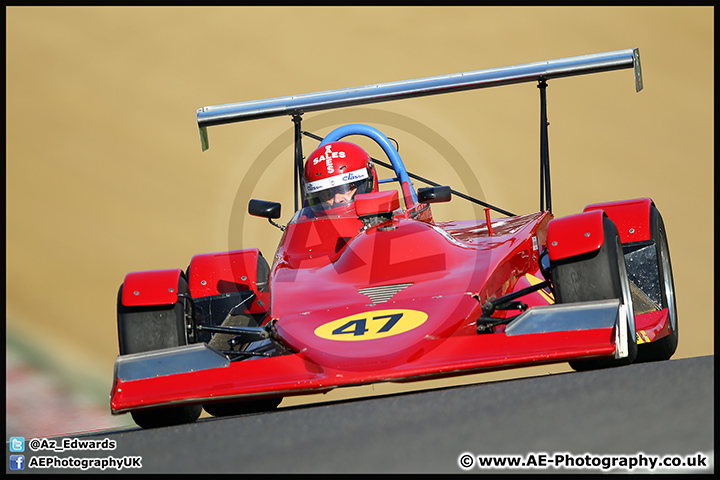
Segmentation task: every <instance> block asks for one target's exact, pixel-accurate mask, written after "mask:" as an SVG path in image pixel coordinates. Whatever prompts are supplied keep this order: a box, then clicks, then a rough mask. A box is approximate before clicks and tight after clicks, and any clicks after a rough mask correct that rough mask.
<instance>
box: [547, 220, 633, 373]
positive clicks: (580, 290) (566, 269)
mask: <svg viewBox="0 0 720 480" xmlns="http://www.w3.org/2000/svg"><path fill="white" fill-rule="evenodd" d="M603 234H604V241H603V245H602V247H600V249H599V250H597V251H595V252H591V253H586V254H583V255H578V256H575V257H571V258H567V259H563V260H559V261H557V262H551V275H552V281H553V289H554V293H555V300H556V302H557V303H574V302H590V301H596V300H610V299H615V298H617V299H620V301H621V302H622V305H624V307H625V308H624V310H625V313H626V315H625V317H626V322H627V323H626V324H627V330H625V332H622V331H621V330H622V325H618V329H617V332H616V335H619V336H620V338H621V339H622V341H623V344H622V345H620V347H621V348H624V349H625V350H626V351H627V356H625V357H624V358H617V359H615V358H607V359H606V358H601V359H591V360H577V361H572V362H570V366H571V367H572V368H573V369H574V370H578V371H581V370H593V369H597V368H607V367H617V366H621V365H629V364H631V363H632V362H633V361H635V358H636V356H637V352H638V348H637V343H636V341H635V316H634V313H633V306H632V295H631V292H630V283H629V281H628V276H627V269H626V266H625V258H624V257H623V250H622V244H621V243H620V237H619V235H618V232H617V228H616V227H615V224H614V223H613V221H612V220H610V219H609V218H607V217H603ZM623 333H625V334H624V335H623Z"/></svg>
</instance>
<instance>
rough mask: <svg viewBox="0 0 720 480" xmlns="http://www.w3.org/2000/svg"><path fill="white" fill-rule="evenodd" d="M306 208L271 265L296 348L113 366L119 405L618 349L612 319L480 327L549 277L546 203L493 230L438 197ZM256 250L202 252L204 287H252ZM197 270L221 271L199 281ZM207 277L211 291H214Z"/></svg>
mask: <svg viewBox="0 0 720 480" xmlns="http://www.w3.org/2000/svg"><path fill="white" fill-rule="evenodd" d="M358 205H360V208H361V209H362V211H363V213H368V214H378V213H383V212H386V211H390V208H397V206H398V196H397V193H385V192H382V193H381V194H368V196H367V197H365V196H363V197H362V198H360V201H359V202H358ZM306 210H307V209H304V210H301V211H300V212H298V213H297V214H296V216H295V218H294V219H293V220H292V221H291V222H290V223H289V224H288V225H287V229H286V231H285V233H284V236H283V238H282V240H281V242H280V245H279V247H278V250H277V252H276V254H275V259H274V262H273V266H272V271H271V290H272V295H271V298H270V315H269V316H268V317H267V321H268V322H269V321H272V322H273V323H274V326H273V329H274V332H275V336H276V339H277V340H279V341H280V342H281V343H282V344H283V345H284V346H285V347H287V348H288V350H289V351H290V352H292V353H290V354H287V355H279V356H274V357H269V358H256V359H249V360H243V361H236V362H232V363H231V362H227V363H224V364H223V365H222V366H214V365H210V366H206V367H198V368H187V369H185V370H183V371H178V372H176V373H172V374H166V375H160V376H155V375H151V374H149V373H148V375H141V376H140V377H138V376H135V377H133V378H130V379H128V378H125V379H124V378H120V377H121V375H120V376H118V374H117V372H116V379H115V385H114V388H113V395H112V400H111V406H112V411H113V412H114V413H122V412H126V411H131V410H136V409H142V408H152V407H157V406H164V405H172V404H178V403H208V402H212V401H226V400H231V399H242V398H258V397H271V396H288V395H297V394H306V393H317V392H323V391H327V390H329V389H332V388H335V387H339V386H347V385H359V384H366V383H373V382H380V381H400V382H402V381H412V380H423V379H430V378H436V377H447V376H452V375H459V374H467V373H474V372H481V371H487V370H499V369H505V368H513V367H519V366H527V365H540V364H544V363H557V362H564V361H568V360H573V359H581V358H591V357H602V356H612V355H614V354H615V351H616V345H615V329H614V328H612V327H608V328H592V329H585V330H569V331H550V332H542V331H538V332H533V333H526V334H507V333H505V332H504V326H500V327H499V328H497V329H496V330H495V332H494V333H492V334H486V335H478V333H477V320H478V318H479V317H480V316H481V314H482V305H483V304H484V303H485V301H486V300H489V299H493V298H496V297H500V296H502V295H505V294H507V293H510V292H513V291H517V290H520V289H523V288H526V287H529V286H531V285H536V284H538V283H539V282H541V281H542V280H543V277H542V274H541V273H540V270H539V256H540V253H541V252H542V251H543V249H544V248H545V247H546V245H547V242H548V225H549V224H551V222H550V221H551V218H552V217H551V215H550V214H549V213H547V212H539V213H534V214H529V215H523V216H517V217H511V218H506V219H496V220H494V221H493V224H492V228H491V229H490V231H489V229H488V225H487V222H486V221H480V220H471V221H458V222H438V223H435V222H433V221H432V215H431V213H430V209H429V206H427V205H415V206H414V207H413V208H412V209H410V210H407V211H405V210H402V209H397V210H395V212H394V215H393V217H392V221H385V222H384V223H380V224H379V225H375V226H372V227H369V228H368V227H366V226H365V225H364V223H363V221H362V220H361V219H360V218H359V217H358V215H357V214H356V212H355V211H349V212H346V213H345V214H343V215H337V216H332V217H325V218H323V217H320V218H313V217H312V216H309V217H304V216H303V213H304V212H306ZM580 215H581V216H580V217H578V218H580V219H582V220H583V221H582V222H580V223H579V225H575V226H574V227H571V225H572V221H569V222H568V223H567V225H565V227H567V228H568V229H569V231H584V230H585V227H593V225H595V224H596V223H597V222H596V219H595V217H596V216H597V215H600V219H601V217H602V213H601V212H598V213H594V212H590V213H585V214H580ZM554 222H556V221H554ZM583 222H584V223H583ZM588 222H589V223H588ZM558 225H559V226H561V227H562V222H559V223H558ZM593 228H594V227H593ZM583 238H586V237H583ZM256 255H257V253H256V251H252V250H251V251H239V252H227V253H220V254H209V255H198V256H196V257H195V258H194V259H193V262H192V265H191V268H190V274H189V284H190V290H191V292H192V294H193V296H196V295H200V296H202V295H211V294H215V293H221V292H222V289H218V288H217V286H218V285H223V284H224V283H223V282H233V283H234V284H241V283H242V282H240V281H239V280H238V276H243V277H247V275H246V273H245V272H248V271H253V269H252V265H253V263H254V262H256V260H257V257H256ZM218 262H219V263H218ZM238 264H241V265H243V266H242V268H239V267H238V266H237V265H238ZM203 265H205V267H203ZM218 265H221V266H222V265H224V268H219V269H218ZM233 265H235V267H233ZM233 272H234V273H233ZM210 275H212V278H211V277H210ZM200 277H202V278H203V279H205V277H208V278H207V279H206V280H208V279H211V280H212V281H206V284H205V285H202V286H201V285H200V283H199V282H200ZM255 280H256V279H254V278H252V277H249V278H245V280H244V281H245V285H246V287H247V288H254V283H253V282H254V281H255ZM208 284H211V285H214V287H213V288H212V290H203V288H205V289H207V288H209V287H208ZM236 286H237V285H236ZM523 302H525V303H526V304H527V305H528V307H535V306H542V305H550V304H553V303H554V299H553V297H552V294H551V292H550V291H549V290H547V289H542V290H538V291H536V292H533V293H531V294H529V295H526V296H524V297H523ZM514 313H517V312H509V313H508V312H496V316H499V317H503V316H508V315H511V314H514ZM636 322H637V323H638V337H639V339H640V330H641V329H640V325H641V324H642V325H643V327H644V328H643V329H642V335H645V336H646V337H643V338H644V339H645V338H646V339H647V340H648V341H652V340H653V339H655V338H656V337H657V336H662V335H663V334H666V333H667V326H666V324H667V312H666V310H664V311H661V312H656V313H653V314H647V315H638V316H637V317H636ZM643 322H644V323H643ZM128 357H129V356H128ZM218 357H220V354H218Z"/></svg>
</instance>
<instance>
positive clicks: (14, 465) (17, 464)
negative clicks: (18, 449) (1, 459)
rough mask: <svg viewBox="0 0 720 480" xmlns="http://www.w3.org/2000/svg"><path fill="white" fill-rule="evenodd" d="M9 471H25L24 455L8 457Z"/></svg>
mask: <svg viewBox="0 0 720 480" xmlns="http://www.w3.org/2000/svg"><path fill="white" fill-rule="evenodd" d="M10 470H25V455H10Z"/></svg>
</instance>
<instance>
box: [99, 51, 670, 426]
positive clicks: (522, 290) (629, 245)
mask: <svg viewBox="0 0 720 480" xmlns="http://www.w3.org/2000/svg"><path fill="white" fill-rule="evenodd" d="M639 62H640V60H639V53H638V50H637V49H628V50H621V51H615V52H608V53H602V54H595V55H585V56H580V57H573V58H565V59H560V60H552V61H547V62H537V63H531V64H527V65H519V66H512V67H506V68H500V69H490V70H481V71H475V72H466V73H463V74H455V75H444V76H438V77H431V78H424V79H416V80H410V81H403V82H393V83H386V84H377V85H370V86H366V87H360V88H350V89H342V90H333V91H327V92H320V93H315V94H309V95H298V96H292V97H284V98H274V99H269V100H261V101H253V102H243V103H235V104H228V105H219V106H213V107H204V108H201V109H199V110H198V112H197V121H198V126H199V128H200V136H201V140H202V145H203V149H207V147H208V137H207V127H208V126H212V125H219V124H225V123H232V122H240V121H246V120H252V119H258V118H265V117H270V116H280V115H288V116H290V117H292V120H293V122H294V124H295V131H294V134H295V150H294V155H295V161H294V165H295V180H296V182H295V189H296V192H295V193H296V200H295V202H296V204H295V214H294V216H293V217H292V219H291V220H290V221H289V223H288V224H287V225H286V226H281V225H278V224H277V223H275V222H274V220H275V219H278V218H280V208H281V206H280V204H278V203H274V202H268V201H259V200H251V201H250V204H249V213H250V214H251V215H254V216H256V217H264V218H267V219H268V221H269V222H270V223H272V224H273V225H275V226H277V227H279V228H281V229H283V231H284V233H283V236H282V239H281V241H280V244H279V245H278V247H277V251H276V252H275V255H274V257H273V259H272V261H271V262H268V261H267V260H266V259H265V258H264V257H263V255H262V254H261V253H260V251H259V250H257V249H246V250H237V251H228V252H221V253H210V254H202V255H197V256H195V257H194V258H193V259H192V261H191V262H190V265H189V267H188V268H187V270H185V271H183V270H181V269H169V270H154V271H144V272H134V273H130V274H128V275H127V276H126V277H125V280H124V283H123V284H122V286H121V287H120V291H119V294H118V316H117V321H118V336H119V346H120V355H119V356H118V357H117V361H116V363H115V371H114V384H113V388H112V397H111V409H112V413H113V414H122V413H126V412H130V413H131V414H132V416H133V419H134V420H135V422H136V423H137V424H138V425H140V426H141V427H156V426H163V425H171V424H179V423H186V422H192V421H195V420H196V419H197V418H198V416H199V415H200V413H201V411H202V409H203V408H204V409H205V410H206V411H207V412H208V413H210V414H211V415H215V416H223V415H234V414H241V413H247V412H257V411H264V410H270V409H273V408H275V407H277V406H278V405H279V403H280V402H281V400H282V398H283V397H285V396H291V395H301V394H309V393H319V392H326V391H329V390H331V389H333V388H336V387H341V386H351V385H361V384H368V383H373V382H386V381H393V382H409V381H414V380H425V379H431V378H441V377H449V376H454V375H462V374H469V373H478V372H483V371H490V370H499V369H506V368H513V367H522V366H528V365H540V364H547V363H558V362H569V363H570V365H571V366H572V367H573V368H574V369H576V370H584V369H594V368H604V367H613V366H619V365H627V364H630V363H632V362H635V361H653V360H666V359H669V358H670V357H671V356H672V355H673V353H674V352H675V349H676V347H677V342H678V323H677V314H676V306H675V293H674V286H673V276H672V268H671V264H670V254H669V250H668V244H667V238H666V234H665V227H664V225H663V220H662V217H661V215H660V213H659V212H658V210H657V208H656V207H655V205H654V204H653V201H652V200H651V199H649V198H641V199H636V200H629V201H620V202H609V203H604V204H597V205H590V206H588V207H586V208H585V210H584V211H583V212H582V213H579V214H576V215H572V216H568V217H563V218H553V215H552V208H551V194H550V175H549V173H550V169H549V160H548V148H547V117H546V109H545V95H546V90H545V88H546V85H547V83H546V82H547V81H548V80H550V79H553V78H556V77H566V76H573V75H583V74H588V73H595V72H602V71H606V70H616V69H623V68H632V69H633V71H634V74H635V75H634V77H635V83H636V90H637V91H639V90H640V89H641V88H642V77H641V73H640V63H639ZM529 81H533V82H538V87H539V89H540V95H541V107H542V108H541V119H540V121H541V126H542V127H543V128H541V155H540V157H541V170H540V171H541V195H540V198H541V200H540V210H539V211H538V212H536V213H531V214H526V215H514V214H512V213H510V212H507V211H505V210H502V209H500V208H497V207H494V206H492V205H489V204H487V203H485V202H482V201H480V200H477V199H473V198H471V197H468V196H467V195H464V194H461V193H460V192H456V191H454V190H452V189H451V188H450V187H447V186H439V185H437V184H433V183H432V182H430V181H428V180H425V179H423V178H421V177H418V176H417V175H414V174H412V173H409V172H408V171H407V170H406V169H405V166H404V164H403V161H402V159H401V158H400V156H399V154H398V152H397V149H396V148H395V147H394V145H393V143H392V142H391V141H390V140H389V139H388V138H387V137H386V136H385V135H384V134H383V133H382V132H380V131H379V130H377V129H375V128H373V127H371V126H368V125H358V124H351V125H346V126H342V127H340V128H338V129H336V130H334V131H332V132H331V133H330V134H328V135H327V136H326V137H325V138H320V137H317V136H315V135H313V134H311V133H308V132H304V131H303V130H302V128H301V120H302V118H301V117H302V114H304V113H306V112H312V111H318V110H323V109H330V108H339V107H345V106H352V105H360V104H368V103H372V102H383V101H389V100H395V99H401V98H410V97H416V96H424V95H434V94H440V93H447V92H453V91H458V90H466V89H475V88H486V87H492V86H498V85H506V84H512V83H519V82H529ZM354 135H360V136H364V137H368V138H370V139H371V140H373V141H375V142H376V143H377V144H378V145H379V146H380V147H381V148H382V150H383V152H384V153H385V155H386V156H387V159H383V160H379V159H374V158H371V157H370V156H369V155H368V154H367V153H366V152H365V151H364V150H363V149H362V148H360V147H359V146H358V145H356V144H354V143H352V142H350V141H349V140H347V139H346V137H350V136H354ZM303 136H310V137H313V138H315V139H316V140H320V141H321V142H320V145H319V147H318V148H317V149H316V150H315V151H313V152H312V154H311V155H309V156H308V157H307V160H305V159H304V156H303V152H302V138H303ZM385 160H387V162H386V161H385ZM388 162H389V163H388ZM378 166H383V167H387V168H389V169H391V170H392V175H391V177H390V178H389V179H381V178H379V176H378V172H377V170H378V169H377V167H378ZM412 179H415V180H419V181H424V182H425V183H427V184H429V185H431V186H429V187H426V188H419V189H417V190H416V189H415V187H414V186H413V183H412ZM386 182H390V183H392V184H393V185H396V186H397V188H396V189H392V188H390V189H385V190H383V191H381V190H380V188H379V185H380V184H383V183H386ZM453 195H455V196H461V197H464V198H466V199H468V200H470V201H473V202H476V203H479V204H481V205H483V206H484V207H485V212H486V216H485V218H482V219H471V220H461V221H452V222H436V221H434V220H433V216H432V212H431V205H432V204H433V203H437V202H447V201H449V200H450V199H451V197H452V196H453ZM491 209H492V210H495V211H497V212H499V213H501V214H503V215H504V216H505V217H504V218H496V219H491V218H490V215H489V211H490V210H491Z"/></svg>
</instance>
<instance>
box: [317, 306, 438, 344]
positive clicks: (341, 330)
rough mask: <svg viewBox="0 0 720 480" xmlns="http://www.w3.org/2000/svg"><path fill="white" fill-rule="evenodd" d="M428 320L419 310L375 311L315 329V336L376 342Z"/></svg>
mask: <svg viewBox="0 0 720 480" xmlns="http://www.w3.org/2000/svg"><path fill="white" fill-rule="evenodd" d="M427 318H428V315H427V313H425V312H420V311H417V310H400V309H395V310H375V311H371V312H362V313H356V314H355V315H350V316H348V317H344V318H340V319H338V320H333V321H332V322H328V323H326V324H324V325H320V326H319V327H318V328H316V329H315V335H317V336H318V337H320V338H325V339H328V340H340V341H344V342H353V341H359V340H375V339H378V338H385V337H391V336H393V335H397V334H399V333H404V332H407V331H409V330H412V329H414V328H417V327H419V326H420V325H422V324H423V323H425V320H427Z"/></svg>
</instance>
